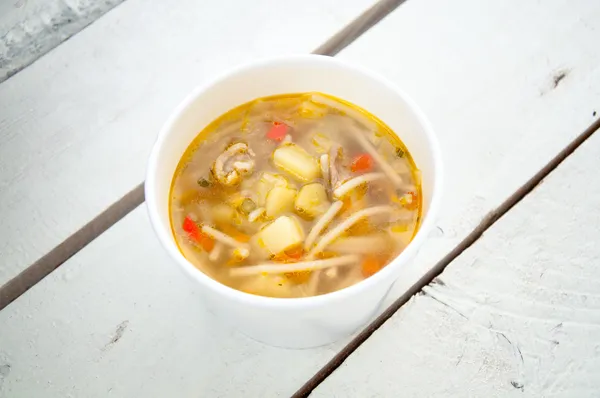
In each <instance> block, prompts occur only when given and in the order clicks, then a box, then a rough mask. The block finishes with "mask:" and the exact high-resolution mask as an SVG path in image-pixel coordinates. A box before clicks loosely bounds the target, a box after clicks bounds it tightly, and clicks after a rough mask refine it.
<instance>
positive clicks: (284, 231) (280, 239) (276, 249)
mask: <svg viewBox="0 0 600 398" xmlns="http://www.w3.org/2000/svg"><path fill="white" fill-rule="evenodd" d="M258 241H259V244H260V245H261V246H263V247H264V248H265V249H266V250H267V251H268V252H269V253H270V254H272V255H274V254H278V253H281V252H284V251H286V250H288V249H292V248H294V247H296V246H299V245H300V244H302V242H303V241H304V230H303V229H302V226H301V225H300V223H299V222H298V220H297V219H295V218H294V217H288V216H281V217H279V218H277V219H276V220H275V221H273V222H272V223H271V224H269V225H267V226H266V227H265V228H264V229H263V230H262V231H260V232H259V237H258Z"/></svg>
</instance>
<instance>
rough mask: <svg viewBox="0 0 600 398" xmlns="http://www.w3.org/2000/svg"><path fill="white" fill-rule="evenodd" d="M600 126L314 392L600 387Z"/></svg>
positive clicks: (591, 390)
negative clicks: (599, 176)
mask: <svg viewBox="0 0 600 398" xmlns="http://www.w3.org/2000/svg"><path fill="white" fill-rule="evenodd" d="M599 159H600V133H596V134H595V135H593V136H592V137H591V138H590V139H589V140H588V141H586V143H584V144H583V145H582V146H581V147H580V148H579V149H578V150H577V151H576V152H575V153H574V154H573V155H571V156H570V157H569V158H568V159H566V161H565V162H564V163H562V164H561V165H560V166H559V167H558V168H557V169H556V170H555V171H554V172H553V173H551V174H550V176H549V177H547V178H546V179H545V180H544V182H543V183H542V184H541V186H539V187H538V188H536V189H535V190H534V191H533V192H532V193H530V194H529V195H528V196H527V197H525V198H524V199H523V200H522V201H521V202H520V203H519V204H517V206H515V207H514V208H513V210H511V211H510V212H509V213H507V214H506V215H505V216H504V217H502V218H501V219H500V220H499V221H498V222H497V223H496V224H495V225H494V226H492V228H490V229H489V230H488V231H487V232H486V233H485V235H483V237H482V238H481V239H480V240H479V241H478V242H476V243H475V244H474V245H473V246H472V247H471V248H469V249H468V250H466V251H465V252H464V253H463V254H461V256H460V257H458V258H457V259H456V260H455V261H454V262H453V263H452V264H450V265H449V266H448V267H447V268H446V269H445V270H444V272H443V273H442V275H440V277H439V280H441V281H442V282H443V283H434V284H431V285H429V286H427V287H426V289H424V291H425V294H421V295H418V296H416V297H413V299H411V301H410V302H409V303H407V304H406V305H405V306H404V307H402V308H401V309H400V310H399V311H398V312H397V313H396V314H395V315H394V316H393V317H392V318H391V319H390V320H388V322H387V323H385V324H384V326H382V327H381V328H380V329H379V330H378V331H377V332H375V334H374V335H373V336H372V337H371V339H370V340H368V341H367V342H366V343H365V344H363V345H362V346H361V347H360V348H359V349H358V350H357V351H355V352H354V353H353V354H352V355H351V356H350V357H349V358H348V359H347V360H346V361H345V362H344V364H343V365H342V366H341V367H340V368H339V369H338V370H336V371H335V372H334V373H333V374H332V375H331V376H330V377H329V378H327V379H326V380H325V381H324V383H322V384H321V385H320V386H319V387H318V388H317V389H316V390H315V392H314V393H313V394H312V395H311V397H313V396H314V397H392V396H400V395H398V392H401V396H402V397H441V396H444V397H450V396H451V397H578V398H586V397H598V396H599V394H600V377H599V376H600V373H599V372H600V294H599V292H600V268H599V267H598V259H599V258H600V246H599V245H598V242H599V241H600V206H599V204H600V180H599V179H598V177H597V174H596V170H597V168H598V160H599Z"/></svg>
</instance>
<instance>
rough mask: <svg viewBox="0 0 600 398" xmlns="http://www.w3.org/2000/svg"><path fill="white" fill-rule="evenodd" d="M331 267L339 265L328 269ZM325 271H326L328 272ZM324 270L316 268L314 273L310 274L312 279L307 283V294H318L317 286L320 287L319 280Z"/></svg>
mask: <svg viewBox="0 0 600 398" xmlns="http://www.w3.org/2000/svg"><path fill="white" fill-rule="evenodd" d="M330 269H337V267H334V268H329V269H328V270H327V271H329V270H330ZM327 271H325V272H327ZM322 272H323V270H321V269H318V270H315V271H314V272H313V273H312V275H311V276H310V279H309V280H308V283H307V284H306V290H305V291H306V295H307V296H315V295H316V294H317V288H318V287H319V280H320V277H321V273H322Z"/></svg>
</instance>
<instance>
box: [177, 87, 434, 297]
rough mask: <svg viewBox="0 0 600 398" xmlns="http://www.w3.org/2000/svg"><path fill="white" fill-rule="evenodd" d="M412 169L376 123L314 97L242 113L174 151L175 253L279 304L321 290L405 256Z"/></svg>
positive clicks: (266, 103) (410, 229)
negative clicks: (180, 150)
mask: <svg viewBox="0 0 600 398" xmlns="http://www.w3.org/2000/svg"><path fill="white" fill-rule="evenodd" d="M421 203H422V200H421V187H420V181H419V172H418V170H417V168H416V167H415V164H414V162H413V160H412V158H411V156H410V153H409V152H408V150H407V149H406V147H405V146H404V145H403V143H402V142H400V140H399V139H398V138H397V136H396V135H395V134H393V133H392V132H391V131H390V129H389V128H388V127H387V126H386V125H385V124H383V123H382V122H381V121H380V120H379V119H377V118H376V117H375V116H373V115H371V114H369V113H368V112H366V111H365V110H363V109H361V108H359V107H357V106H355V105H353V104H350V103H348V102H345V101H343V100H340V99H337V98H334V97H332V96H329V95H325V94H321V93H301V94H287V95H280V96H272V97H265V98H260V99H257V100H254V101H251V102H248V103H246V104H243V105H241V106H239V107H237V108H235V109H233V110H231V111H229V112H227V113H226V114H224V115H222V116H221V117H220V118H218V119H217V120H215V121H214V122H213V123H211V124H210V125H209V126H208V127H206V128H205V129H204V130H203V131H202V132H200V134H199V135H198V136H197V137H196V138H195V139H194V141H193V142H192V143H191V145H190V146H189V147H188V149H187V150H186V152H185V153H184V155H183V157H182V159H181V161H180V162H179V165H178V166H177V169H176V171H175V175H174V178H173V182H172V186H171V192H170V204H169V208H170V215H171V226H172V229H173V234H174V236H175V240H176V242H177V245H178V247H179V249H180V251H181V252H182V254H183V255H184V256H185V257H186V258H187V259H188V260H189V261H190V262H191V263H192V264H194V265H195V266H196V267H197V268H198V269H199V270H200V271H202V272H204V273H205V274H206V275H208V276H209V277H211V278H213V279H215V280H217V281H219V282H220V283H223V284H224V285H227V286H230V287H232V288H234V289H238V290H240V291H243V292H246V293H251V294H256V295H262V296H269V297H279V298H294V297H307V296H315V295H321V294H326V293H330V292H333V291H336V290H339V289H343V288H345V287H348V286H351V285H353V284H355V283H358V282H360V281H362V280H364V279H365V278H369V277H370V276H372V275H373V274H375V273H377V272H378V271H379V270H381V269H382V268H383V267H385V266H386V265H387V264H388V263H389V262H390V261H391V260H393V259H394V258H395V257H396V256H397V255H398V254H400V253H401V252H402V250H404V248H405V247H406V246H407V245H408V243H409V242H410V240H411V239H412V238H413V236H414V235H415V233H416V231H417V229H418V226H419V221H420V215H421V207H422V205H421Z"/></svg>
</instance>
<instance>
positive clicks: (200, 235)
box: [183, 217, 215, 252]
mask: <svg viewBox="0 0 600 398" xmlns="http://www.w3.org/2000/svg"><path fill="white" fill-rule="evenodd" d="M183 230H184V231H185V232H187V234H188V237H189V238H190V239H191V240H193V241H194V242H196V243H198V244H199V245H200V246H202V248H203V249H204V250H206V251H207V252H210V251H212V249H213V248H214V247H215V240H214V239H213V238H211V237H210V236H208V235H206V234H205V233H204V232H202V230H201V229H200V226H199V225H198V224H196V222H194V220H192V219H191V218H190V217H186V218H185V219H184V220H183Z"/></svg>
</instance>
